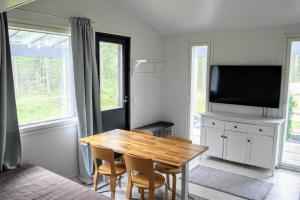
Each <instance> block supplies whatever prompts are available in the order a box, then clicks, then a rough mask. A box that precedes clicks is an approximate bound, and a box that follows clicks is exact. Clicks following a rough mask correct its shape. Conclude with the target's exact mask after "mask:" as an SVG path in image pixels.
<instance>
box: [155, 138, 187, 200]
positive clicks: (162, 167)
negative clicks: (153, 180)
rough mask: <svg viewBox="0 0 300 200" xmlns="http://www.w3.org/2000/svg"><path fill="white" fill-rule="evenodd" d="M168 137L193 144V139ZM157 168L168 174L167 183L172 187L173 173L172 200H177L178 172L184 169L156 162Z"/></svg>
mask: <svg viewBox="0 0 300 200" xmlns="http://www.w3.org/2000/svg"><path fill="white" fill-rule="evenodd" d="M166 138H168V139H171V140H175V141H178V142H182V143H186V144H192V141H191V140H188V139H185V138H182V137H177V136H167V137H166ZM155 170H156V171H158V172H160V173H162V174H166V177H167V185H168V188H170V178H169V175H172V181H173V186H172V200H175V198H176V174H179V173H181V171H182V169H181V167H171V166H167V165H163V164H156V165H155Z"/></svg>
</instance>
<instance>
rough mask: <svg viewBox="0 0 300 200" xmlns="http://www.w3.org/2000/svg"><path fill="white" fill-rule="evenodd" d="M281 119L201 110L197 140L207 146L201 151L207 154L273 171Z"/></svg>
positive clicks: (276, 161)
mask: <svg viewBox="0 0 300 200" xmlns="http://www.w3.org/2000/svg"><path fill="white" fill-rule="evenodd" d="M283 122H284V120H283V119H276V118H273V119H265V118H259V117H253V118H251V117H249V116H242V115H229V116H228V115H227V114H220V113H217V114H216V113H203V114H202V115H201V125H202V129H201V130H202V131H201V137H200V138H201V139H200V143H201V144H203V145H206V146H208V147H209V149H208V151H207V152H206V153H205V154H206V155H208V156H213V157H218V158H222V159H225V160H229V161H234V162H239V163H244V164H250V165H254V166H258V167H263V168H268V169H272V170H273V171H274V168H275V166H276V164H277V163H278V159H277V155H278V153H277V144H278V141H279V136H280V130H281V125H282V123H283Z"/></svg>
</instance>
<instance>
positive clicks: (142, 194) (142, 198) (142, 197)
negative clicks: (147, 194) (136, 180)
mask: <svg viewBox="0 0 300 200" xmlns="http://www.w3.org/2000/svg"><path fill="white" fill-rule="evenodd" d="M140 200H144V189H143V188H141V197H140Z"/></svg>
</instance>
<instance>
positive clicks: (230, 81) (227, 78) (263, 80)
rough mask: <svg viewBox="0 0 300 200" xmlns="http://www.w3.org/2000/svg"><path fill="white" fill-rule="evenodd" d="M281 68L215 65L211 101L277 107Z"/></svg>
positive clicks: (211, 78) (212, 76) (211, 77)
mask: <svg viewBox="0 0 300 200" xmlns="http://www.w3.org/2000/svg"><path fill="white" fill-rule="evenodd" d="M280 85H281V66H234V65H230V66H229V65H226V66H225V65H213V66H211V68H210V91H209V101H210V102H213V103H226V104H237V105H248V106H258V107H269V108H278V107H279V99H280Z"/></svg>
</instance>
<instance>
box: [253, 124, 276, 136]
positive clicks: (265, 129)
mask: <svg viewBox="0 0 300 200" xmlns="http://www.w3.org/2000/svg"><path fill="white" fill-rule="evenodd" d="M248 132H249V133H255V134H259V135H268V136H274V128H273V127H271V126H259V125H249V127H248Z"/></svg>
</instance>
